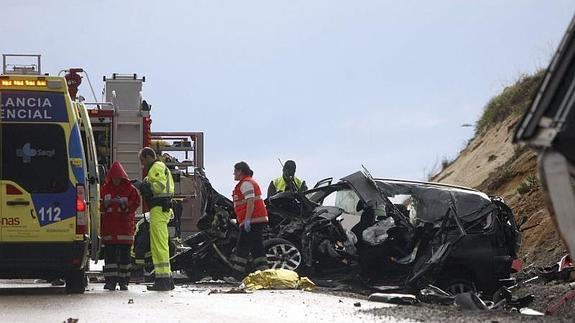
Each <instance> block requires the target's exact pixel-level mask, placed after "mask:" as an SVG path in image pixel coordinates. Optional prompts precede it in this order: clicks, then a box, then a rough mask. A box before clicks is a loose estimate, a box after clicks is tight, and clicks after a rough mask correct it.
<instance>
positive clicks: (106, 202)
mask: <svg viewBox="0 0 575 323" xmlns="http://www.w3.org/2000/svg"><path fill="white" fill-rule="evenodd" d="M111 203H112V197H111V196H110V194H106V196H104V209H107V208H108V207H109V206H110V204H111Z"/></svg>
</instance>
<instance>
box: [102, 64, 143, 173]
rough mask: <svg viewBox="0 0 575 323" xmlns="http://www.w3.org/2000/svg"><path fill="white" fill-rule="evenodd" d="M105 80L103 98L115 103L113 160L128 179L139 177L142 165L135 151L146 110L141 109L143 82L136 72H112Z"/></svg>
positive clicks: (140, 146)
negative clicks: (120, 165) (109, 77)
mask: <svg viewBox="0 0 575 323" xmlns="http://www.w3.org/2000/svg"><path fill="white" fill-rule="evenodd" d="M104 81H105V82H106V88H105V94H106V101H108V102H113V103H114V123H113V139H112V141H113V145H112V154H113V155H112V156H113V160H119V161H121V162H122V165H123V166H124V170H125V171H126V173H127V174H128V177H129V178H131V179H136V178H137V179H141V178H142V169H141V166H140V160H139V158H138V152H139V151H140V149H142V147H143V146H144V124H143V122H142V118H143V117H147V116H149V111H146V110H144V109H142V83H143V82H145V78H141V79H139V78H138V77H137V75H136V74H129V75H125V74H116V73H114V74H112V78H111V79H106V78H104Z"/></svg>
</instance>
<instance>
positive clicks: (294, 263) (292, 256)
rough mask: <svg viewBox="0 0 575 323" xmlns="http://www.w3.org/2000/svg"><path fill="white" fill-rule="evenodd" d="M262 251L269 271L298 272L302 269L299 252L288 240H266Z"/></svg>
mask: <svg viewBox="0 0 575 323" xmlns="http://www.w3.org/2000/svg"><path fill="white" fill-rule="evenodd" d="M264 249H265V251H266V257H267V259H268V264H269V266H270V268H271V269H280V268H281V269H288V270H293V271H298V270H299V269H300V268H301V267H302V262H303V261H302V260H303V258H302V255H301V252H300V251H299V249H298V248H297V247H296V246H295V245H294V244H293V243H291V242H289V241H288V240H285V239H280V238H274V239H269V240H266V241H264Z"/></svg>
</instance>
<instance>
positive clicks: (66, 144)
mask: <svg viewBox="0 0 575 323" xmlns="http://www.w3.org/2000/svg"><path fill="white" fill-rule="evenodd" d="M21 59H32V60H35V61H36V63H35V64H30V65H19V64H10V61H11V60H16V61H19V60H21ZM40 67H41V57H40V55H3V70H2V74H1V75H0V278H7V279H26V278H42V279H46V280H48V281H50V280H55V279H64V280H65V281H66V291H67V292H69V293H83V292H84V290H85V287H86V283H87V280H86V271H87V269H88V267H89V259H90V258H92V259H93V260H96V259H97V257H98V249H99V246H100V242H99V228H100V212H99V174H98V165H97V158H96V147H95V144H94V137H93V134H92V129H91V125H90V119H89V116H88V113H87V110H86V108H85V107H84V105H83V104H82V103H80V102H78V101H72V99H71V98H70V95H69V93H68V87H67V83H66V79H65V78H64V77H59V76H49V75H46V74H42V73H41V71H40V70H41V68H40Z"/></svg>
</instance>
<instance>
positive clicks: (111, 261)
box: [100, 161, 140, 291]
mask: <svg viewBox="0 0 575 323" xmlns="http://www.w3.org/2000/svg"><path fill="white" fill-rule="evenodd" d="M100 197H101V201H102V202H101V210H102V232H101V233H102V241H103V244H104V245H105V249H106V256H105V258H104V263H105V264H104V277H105V279H106V283H105V285H104V289H107V290H110V291H113V290H116V284H118V285H120V290H128V282H129V280H130V262H131V259H130V249H131V247H132V244H133V243H134V221H135V217H136V214H135V212H136V209H138V207H139V206H140V194H139V193H138V190H137V189H136V188H135V187H134V185H132V183H130V180H129V179H128V175H127V174H126V172H125V171H124V168H123V167H122V164H120V162H118V161H116V162H114V163H113V164H112V167H110V171H109V172H108V175H106V179H105V180H104V185H103V186H102V189H101V191H100Z"/></svg>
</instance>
